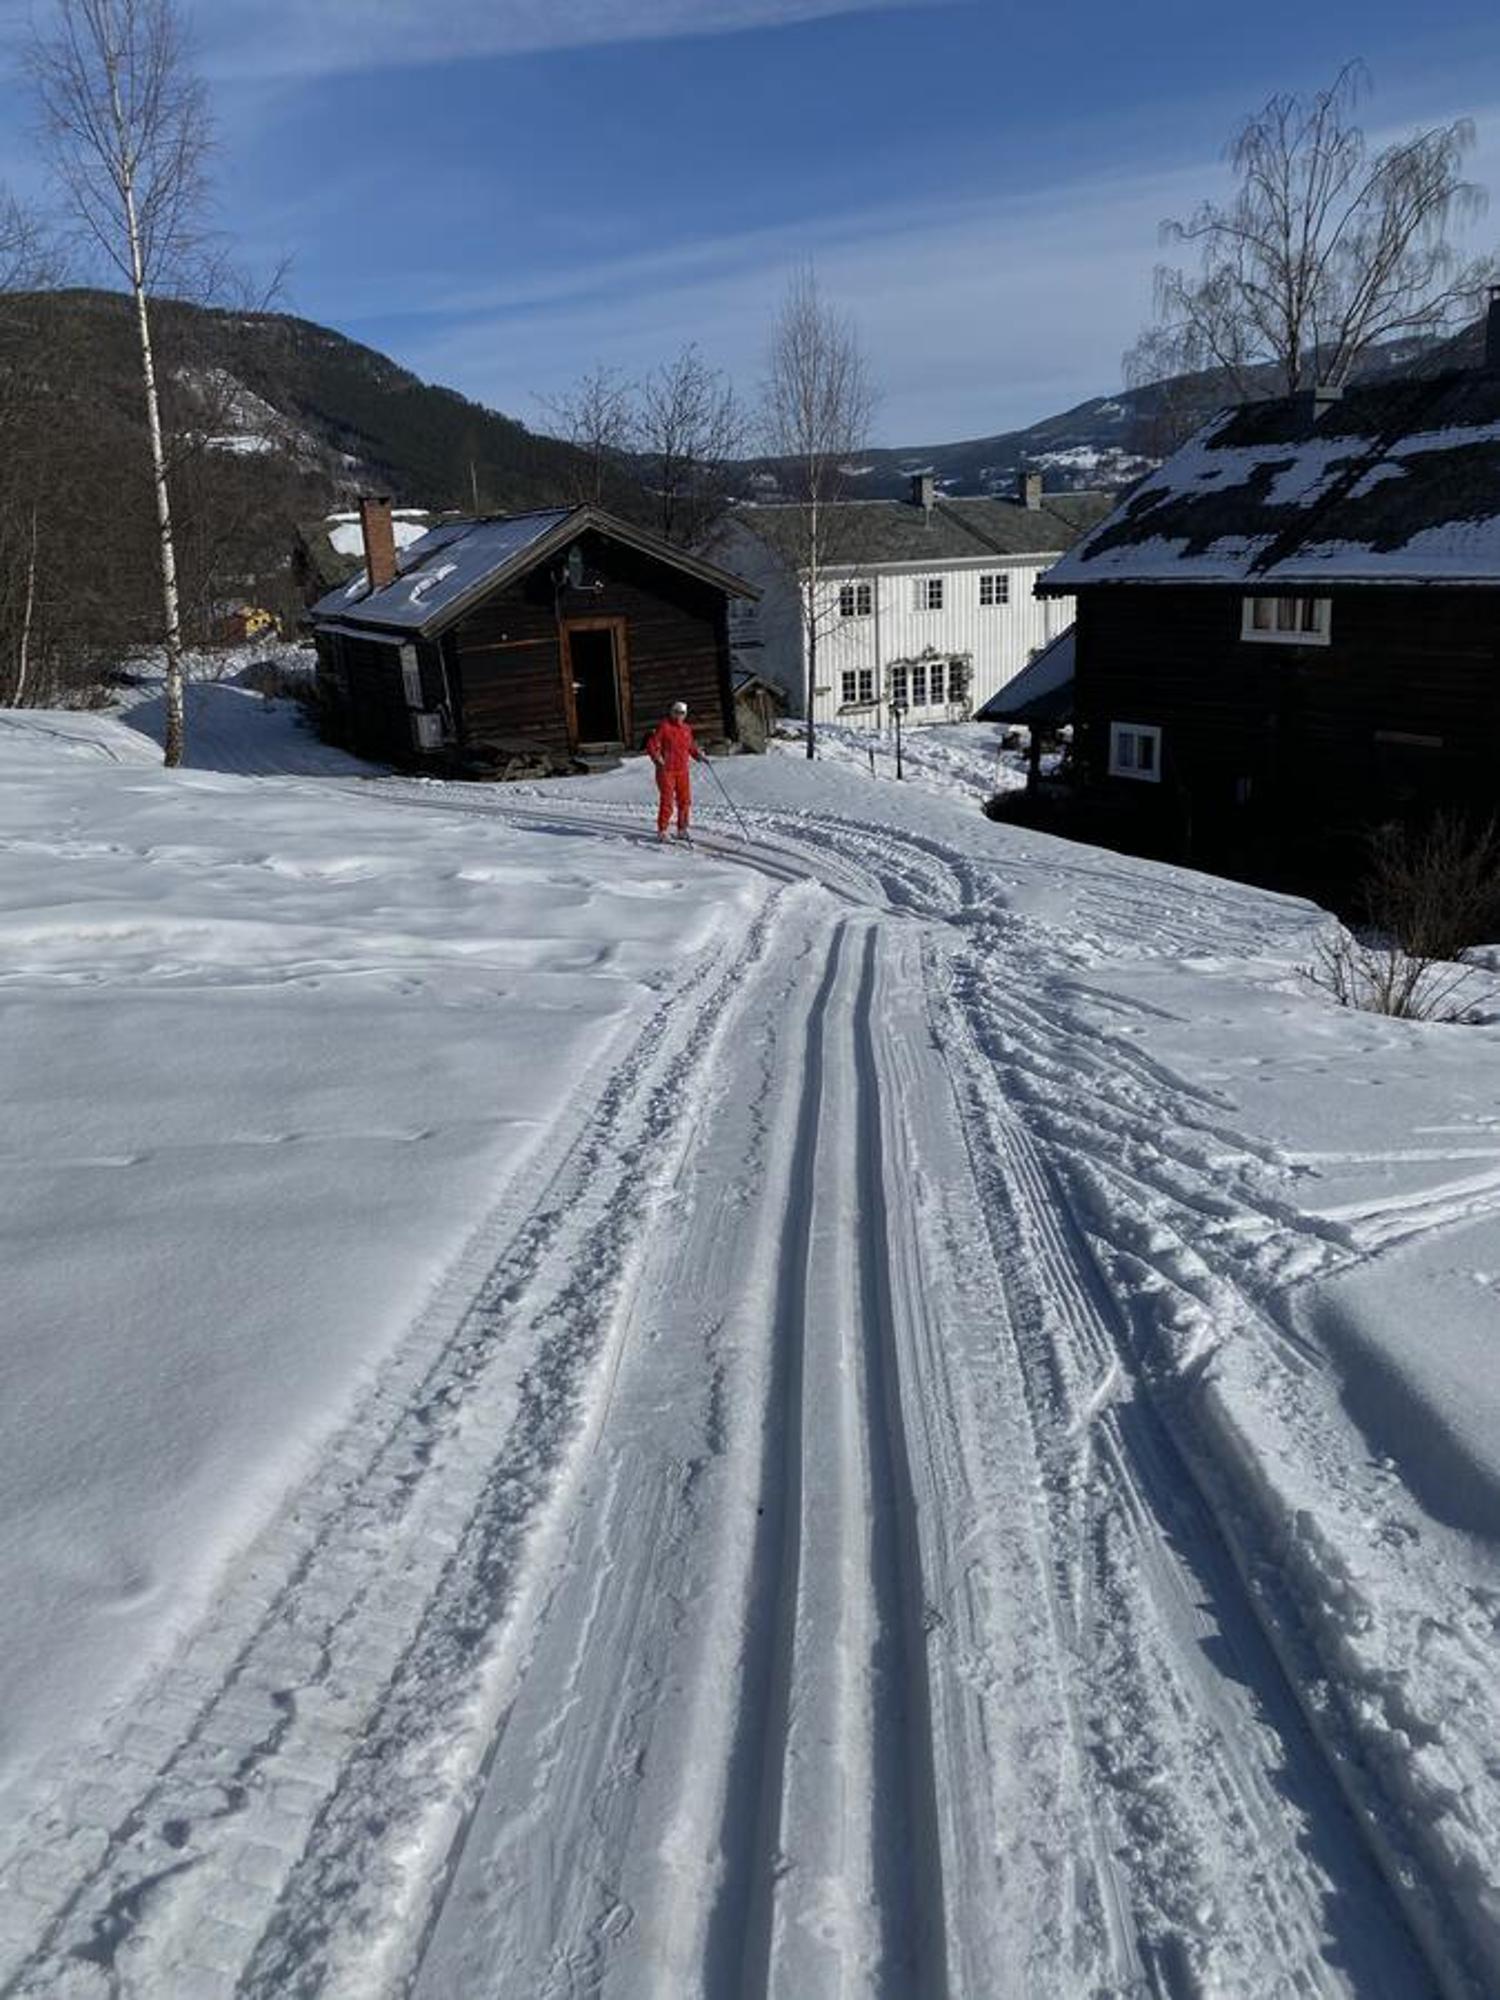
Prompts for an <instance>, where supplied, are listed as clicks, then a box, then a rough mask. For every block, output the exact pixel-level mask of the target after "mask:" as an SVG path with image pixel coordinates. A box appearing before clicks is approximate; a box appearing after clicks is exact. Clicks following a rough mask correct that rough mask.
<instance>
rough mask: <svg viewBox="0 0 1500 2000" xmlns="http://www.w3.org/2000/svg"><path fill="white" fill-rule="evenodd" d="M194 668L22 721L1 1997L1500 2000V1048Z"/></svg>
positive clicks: (5, 1500) (9, 825) (954, 882)
mask: <svg viewBox="0 0 1500 2000" xmlns="http://www.w3.org/2000/svg"><path fill="white" fill-rule="evenodd" d="M191 694H192V714H191V716H190V725H191V738H190V740H191V742H192V744H193V746H194V748H193V751H192V755H191V760H190V761H191V764H192V766H193V768H190V769H188V770H185V771H183V772H180V773H177V774H167V773H164V772H162V771H161V770H160V769H159V767H158V766H157V764H156V762H155V751H154V748H153V745H152V743H151V740H150V735H149V731H150V728H151V727H152V722H151V715H150V711H149V705H148V704H146V705H141V706H138V707H137V708H136V709H134V710H132V712H131V714H130V716H128V717H126V718H122V719H110V718H95V717H80V716H76V715H24V714H23V715H14V714H9V713H7V714H5V715H3V716H0V780H3V783H0V842H3V847H4V854H5V862H6V866H5V869H4V871H3V874H0V943H3V946H4V951H3V958H0V1029H3V1032H0V1072H3V1076H4V1084H5V1089H6V1095H7V1105H8V1109H9V1116H8V1119H7V1136H6V1149H5V1162H4V1164H5V1168H6V1171H7V1174H8V1178H9V1183H10V1185H9V1188H8V1190H7V1192H8V1200H7V1203H6V1275H7V1281H8V1282H7V1306H8V1310H7V1314H6V1320H5V1334H4V1339H3V1344H0V1585H3V1589H4V1592H5V1598H4V1601H5V1603H6V1606H7V1614H8V1615H7V1619H6V1622H5V1627H4V1638H3V1641H0V1990H4V1991H5V1992H7V1993H15V1994H26V1995H39V1994H47V1995H52V1994H69V1995H71V1994H80V1995H82V1994H94V1993H98V1994H100V1995H103V1994H119V1995H127V1996H133V1995H141V1996H157V1995H164V1994H170V1995H172V1996H174V2000H175V1997H176V1996H179V1995H181V1996H186V1997H189V2000H190V1996H206V1995H218V1994H224V1995H228V1994H231V1993H240V1994H244V1995H256V1996H267V2000H269V1996H273V1995H274V1996H281V1995H285V1994H289V1993H294V1992H295V1993H301V1994H313V1993H317V1994H339V1995H347V1996H351V2000H352V1996H359V2000H367V1997H370V1996H381V1995H385V1994H392V1995H394V1994H397V1993H402V1992H406V1991H414V1992H416V1993H417V1994H420V1995H424V1996H427V2000H440V1996H441V2000H451V1996H454V1995H458V1994H463V1995H468V1994H471V1993H474V1994H478V1993H502V1994H505V1995H516V1996H523V1995H524V1996H526V2000H532V1996H543V1995H563V1994H574V1993H582V1992H590V1993H596V1992H597V1993H603V1994H610V1995H616V1996H625V2000H645V1996H652V2000H658V1996H663V1995H668V1994H670V1995H673V1996H677V1995H691V1994H701V1995H704V1996H714V2000H717V1996H719V1995H724V1994H730V1993H732V1994H736V1995H741V1994H775V1995H779V1996H785V2000H808V1996H822V1995H824V1994H835V1993H843V1994H849V1995H864V1994H871V1995H875V1994H889V1995H900V1996H903V2000H904V1997H905V1996H917V1995H920V1996H924V2000H925V1996H928V1995H934V1996H945V1995H951V1996H954V2000H958V1996H976V1997H977V2000H991V1996H994V1995H997V1994H1001V1993H1016V1994H1026V1995H1028V1996H1030V1995H1039V1996H1067V2000H1074V1996H1076V2000H1083V1996H1085V1995H1089V1996H1093V1995H1101V1994H1109V1995H1116V1994H1118V1995H1127V1994H1130V1995H1134V1994H1138V1993H1147V1992H1151V1993H1163V1994H1172V1995H1185V1994H1203V1995H1208V1994H1214V1995H1230V1994H1235V1995H1245V1996H1252V1995H1253V1996H1256V2000H1259V1997H1260V1996H1264V1995H1271V1994H1280V1993H1287V1994H1291V1993H1299V1994H1314V1993H1315V1994H1348V1993H1357V1994H1361V1995H1364V1994H1382V1995H1392V1996H1396V1995H1400V1996H1407V1995H1420V1994H1423V1993H1429V1992H1435V1991H1442V1992H1445V1993H1447V1994H1468V1995H1478V1994H1482V1993H1486V1992H1489V1991H1493V1990H1495V1989H1496V1987H1497V1985H1500V1895H1497V1880H1500V1766H1497V1764H1496V1760H1495V1752H1494V1746H1495V1744H1496V1743H1497V1742H1500V1686H1497V1684H1496V1683H1497V1677H1496V1675H1495V1673H1494V1661H1495V1659H1496V1657H1497V1646H1500V1353H1497V1341H1500V1317H1497V1307H1500V1301H1497V1292H1500V1028H1495V1027H1478V1028H1459V1027H1431V1026H1420V1025H1412V1024H1403V1023H1397V1022H1390V1021H1385V1020H1377V1019H1374V1018H1372V1017H1368V1016H1360V1015H1353V1014H1347V1013H1342V1012H1339V1011H1338V1010H1336V1009H1334V1008H1332V1007H1331V1006H1330V1005H1329V1004H1328V1003H1327V1001H1326V1000H1325V999H1324V998H1323V997H1322V996H1320V995H1319V994H1318V993H1317V992H1315V991H1314V990H1312V989H1311V988H1310V987H1309V986H1308V984H1307V983H1306V981H1304V980H1303V979H1302V978H1301V977H1299V974H1298V971H1297V967H1298V966H1299V964H1302V963H1304V962H1306V960H1307V959H1308V957H1309V955H1310V951H1311V941H1312V938H1313V936H1314V935H1315V932H1316V929H1317V926H1318V924H1319V922H1320V919H1319V916H1318V913H1316V912H1314V911H1312V910H1311V909H1309V908H1308V907H1307V906H1306V905H1302V904H1299V903H1296V902H1293V901H1288V900H1285V899H1281V898H1276V897H1272V896H1269V895H1265V894H1262V893H1259V892H1256V891H1252V890H1249V889H1245V888H1240V887H1237V886H1234V885H1231V884H1226V883H1222V882H1216V881H1213V880H1210V879H1208V878H1205V877H1202V876H1197V875H1193V874H1190V873H1187V872H1185V871H1179V870H1172V869H1163V868H1154V867H1151V866H1149V865H1148V864H1144V863H1137V862H1133V861H1130V860H1128V859H1125V858H1122V857H1119V856H1116V855H1111V854H1105V853H1101V852H1098V851H1095V850H1091V849H1088V848H1083V847H1077V846H1069V845H1065V844H1063V843H1059V842H1055V841H1051V840H1048V839H1046V838H1045V837H1043V836H1040V835H1035V834H1031V833H1027V832H1025V831H1022V830H1019V829H1016V828H1011V827H1004V826H998V825H994V824H992V823H990V822H989V821H987V820H985V819H984V818H983V817H982V815H981V814H980V813H979V812H978V811H977V809H976V808H977V801H978V799H979V798H980V797H982V796H983V795H984V794H985V793H986V792H987V791H988V790H990V789H992V785H991V782H990V779H989V777H988V775H987V774H986V772H985V771H984V770H982V769H981V768H980V766H981V765H982V764H983V763H984V761H985V758H986V756H988V758H989V760H990V769H991V770H992V768H993V756H994V752H993V747H992V746H993V733H992V732H988V731H986V732H983V736H984V741H979V740H977V738H976V740H974V741H973V742H970V741H969V740H968V737H967V736H966V735H964V734H959V735H958V736H957V737H956V738H955V739H954V740H951V741H949V742H946V743H945V742H944V741H943V736H942V734H940V733H939V732H934V731H921V732H916V731H914V732H912V734H911V741H912V746H913V763H912V778H911V779H910V781H908V782H907V783H904V784H900V785H898V784H896V783H894V782H888V781H880V780H872V779H871V777H870V775H869V771H868V766H867V764H866V765H865V766H864V767H863V768H862V767H861V765H860V763H859V761H858V759H857V757H855V756H854V755H852V754H850V755H845V754H841V746H840V745H839V743H838V740H837V738H836V737H832V736H830V737H829V738H827V739H825V749H826V750H827V751H829V752H831V753H834V754H830V755H827V756H825V757H823V758H820V760H819V761H818V762H817V763H815V764H813V765H808V764H807V762H806V761H805V760H804V759H802V758H800V757H798V756H796V755H781V754H777V755H773V756H770V757H766V758H763V759H748V758H747V759H736V760H733V761H731V762H728V763H726V764H723V765H720V766H718V767H717V769H718V771H719V774H720V776H721V777H722V779H723V782H724V784H725V785H726V786H727V787H728V789H729V791H730V792H731V793H732V795H733V796H734V798H735V800H736V802H737V804H738V805H739V807H740V809H741V811H742V812H743V814H744V815H745V818H746V820H747V822H748V826H749V834H750V837H749V840H748V841H746V839H745V838H744V837H743V835H742V833H741V830H740V827H739V825H738V824H737V823H736V822H735V821H734V820H733V819H731V818H730V816H729V814H728V813H727V811H726V810H725V808H724V806H723V804H722V801H720V800H719V798H718V794H717V792H716V791H715V789H714V787H713V786H712V785H711V784H710V786H709V787H708V788H707V789H706V790H703V791H702V793H701V797H702V802H703V807H702V811H701V812H700V822H701V824H700V838H699V841H698V845H697V847H696V849H695V850H694V851H693V852H691V853H689V852H686V851H682V850H678V849H676V848H667V849H662V848H659V847H658V846H657V845H656V843H655V842H654V840H652V839H651V838H649V833H648V825H649V817H650V810H651V805H652V803H653V801H652V799H651V787H650V785H649V783H648V782H647V775H648V774H647V773H646V772H645V771H644V768H643V767H642V766H641V765H640V764H639V762H631V763H629V764H627V765H626V766H625V767H624V768H623V769H622V770H621V771H619V772H617V773H615V774H612V775H611V776H609V777H607V778H595V779H588V780H579V781H570V782H566V783H561V784H553V785H547V786H541V785H538V786H533V787H489V788H486V787H478V786H448V787H445V786H439V785H433V784H421V783H413V782H410V781H401V780H394V779H382V778H379V777H378V776H374V775H372V774H371V773H369V772H368V771H365V770H362V769H361V768H360V767H357V766H353V765H351V764H350V763H349V762H348V760H343V761H342V762H340V761H339V760H336V759H334V758H333V757H332V755H331V753H328V752H326V751H323V750H321V749H319V747H318V746H316V745H315V744H313V743H312V742H311V741H310V739H308V738H307V737H306V735H305V733H304V732H303V731H302V730H301V729H300V726H299V725H298V724H297V723H296V721H295V719H294V717H293V716H292V714H291V712H290V711H288V710H286V709H284V708H279V707H272V708H267V706H266V705H265V704H263V703H262V702H260V701H259V700H258V698H251V697H249V696H248V695H246V693H245V692H244V691H243V690H240V689H237V688H235V687H232V686H211V687H197V688H194V689H193V690H192V691H191ZM143 707H144V708H145V712H144V713H143V712H142V709H143ZM132 724H134V725H135V726H133V727H132ZM970 734H973V732H970Z"/></svg>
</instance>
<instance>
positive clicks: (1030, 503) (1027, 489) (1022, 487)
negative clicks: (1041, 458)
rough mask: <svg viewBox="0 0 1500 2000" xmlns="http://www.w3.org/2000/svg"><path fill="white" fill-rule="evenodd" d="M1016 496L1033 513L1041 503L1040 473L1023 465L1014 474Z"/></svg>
mask: <svg viewBox="0 0 1500 2000" xmlns="http://www.w3.org/2000/svg"><path fill="white" fill-rule="evenodd" d="M1016 498H1017V499H1018V500H1019V501H1020V503H1021V505H1022V506H1023V507H1027V508H1029V509H1030V510H1031V512H1032V513H1033V514H1034V513H1035V512H1036V511H1037V509H1038V508H1039V507H1040V506H1041V504H1042V475H1041V474H1040V473H1039V472H1028V471H1027V469H1026V467H1025V466H1024V465H1023V466H1022V467H1021V470H1020V471H1019V472H1018V473H1017V475H1016Z"/></svg>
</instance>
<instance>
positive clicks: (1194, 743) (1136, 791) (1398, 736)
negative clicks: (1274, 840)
mask: <svg viewBox="0 0 1500 2000" xmlns="http://www.w3.org/2000/svg"><path fill="white" fill-rule="evenodd" d="M1327 595H1328V596H1329V597H1330V598H1331V600H1332V625H1331V634H1330V643H1329V644H1328V645H1281V644H1266V643H1255V642H1250V641H1246V640H1244V639H1243V638H1242V637H1241V609H1242V604H1243V593H1242V592H1241V591H1239V590H1237V589H1221V588H1217V587H1200V588H1196V589H1194V588H1182V589H1178V588H1173V587H1170V586H1167V587H1152V588H1128V587H1118V588H1114V589H1109V588H1096V589H1092V590H1084V591H1082V592H1081V593H1080V596H1079V605H1078V651H1077V660H1078V665H1077V681H1076V689H1075V729H1076V740H1075V754H1076V757H1077V760H1078V764H1079V768H1080V772H1081V774H1082V775H1083V777H1084V779H1085V781H1086V783H1088V784H1089V785H1090V786H1091V787H1093V788H1094V789H1096V790H1098V789H1107V790H1109V791H1111V792H1113V793H1114V794H1115V795H1116V796H1117V797H1118V798H1119V799H1120V800H1121V802H1122V803H1126V802H1128V803H1129V805H1130V808H1131V810H1134V811H1136V812H1137V813H1139V814H1142V815H1146V816H1151V815H1154V816H1156V817H1157V818H1159V819H1160V818H1163V817H1167V816H1171V815H1174V814H1175V815H1176V816H1177V818H1178V820H1179V821H1180V824H1181V827H1182V830H1183V834H1184V845H1185V846H1186V847H1187V849H1188V850H1189V851H1193V850H1194V849H1195V848H1196V849H1201V850H1203V851H1206V852H1211V851H1213V849H1214V848H1215V846H1216V845H1217V844H1218V843H1219V842H1221V841H1222V840H1224V839H1226V838H1228V839H1230V840H1232V839H1233V838H1235V837H1237V835H1238V833H1243V832H1247V831H1249V832H1257V831H1258V832H1265V831H1266V830H1268V829H1277V830H1280V831H1283V832H1288V831H1292V830H1299V829H1300V830H1301V831H1303V832H1307V831H1309V830H1313V829H1316V828H1318V827H1326V828H1329V829H1334V830H1342V829H1354V828H1356V827H1358V826H1361V825H1369V824H1373V823H1376V822H1378V821H1380V820H1382V819H1385V818H1389V817H1393V816H1399V815H1401V814H1402V813H1404V812H1408V811H1414V810H1420V809H1422V808H1424V807H1431V806H1434V805H1449V806H1453V807H1458V808H1467V807H1470V806H1473V805H1476V804H1479V805H1481V806H1483V807H1484V809H1485V810H1489V809H1490V806H1489V803H1488V802H1491V801H1492V800H1493V797H1494V792H1495V781H1494V773H1495V768H1496V758H1497V754H1500V591H1484V590H1458V589H1453V590H1417V589H1404V588H1392V587H1379V588H1375V587H1371V588H1367V589H1357V590H1344V591H1337V590H1334V591H1330V592H1328V593H1327ZM1111 722H1130V723H1139V724H1145V725H1151V726H1155V727H1157V728H1159V729H1160V730H1161V732H1162V738H1161V782H1160V783H1159V784H1148V783H1143V782H1141V781H1139V780H1132V779H1121V778H1113V779H1111V778H1110V776H1109V771H1108V763H1109V725H1110V723H1111ZM1421 739H1426V740H1425V741H1423V740H1421ZM1153 795H1154V796H1153Z"/></svg>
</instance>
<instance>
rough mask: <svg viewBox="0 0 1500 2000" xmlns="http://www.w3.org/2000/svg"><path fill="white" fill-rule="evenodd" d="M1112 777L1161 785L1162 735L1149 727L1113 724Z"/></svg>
mask: <svg viewBox="0 0 1500 2000" xmlns="http://www.w3.org/2000/svg"><path fill="white" fill-rule="evenodd" d="M1109 775H1110V776H1111V777H1112V778H1144V779H1145V780H1146V781H1147V782H1148V783H1149V784H1153V785H1154V784H1159V783H1160V781H1161V731H1160V730H1159V729H1156V728H1154V727H1153V726H1152V725H1151V724H1150V723H1143V722H1112V723H1111V724H1110V725H1109Z"/></svg>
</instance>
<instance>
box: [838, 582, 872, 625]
mask: <svg viewBox="0 0 1500 2000" xmlns="http://www.w3.org/2000/svg"><path fill="white" fill-rule="evenodd" d="M874 608H875V594H874V592H873V590H872V589H871V588H870V586H869V584H867V583H841V584H840V585H839V616H840V618H868V617H869V616H870V613H871V612H872V611H873V610H874Z"/></svg>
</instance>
